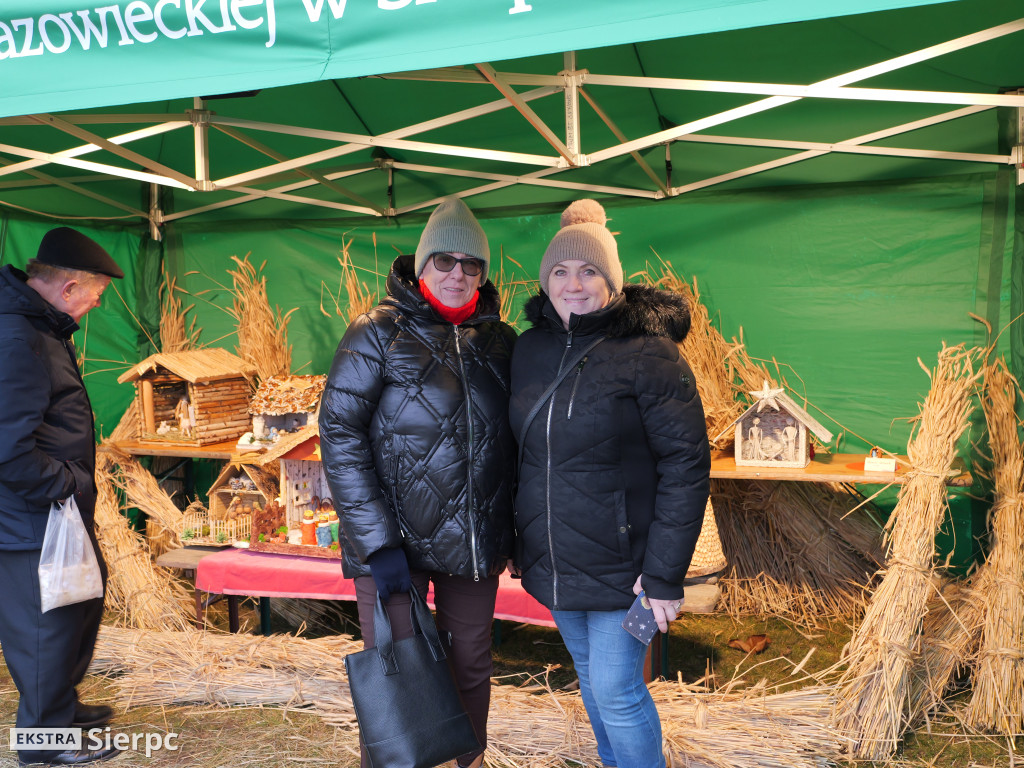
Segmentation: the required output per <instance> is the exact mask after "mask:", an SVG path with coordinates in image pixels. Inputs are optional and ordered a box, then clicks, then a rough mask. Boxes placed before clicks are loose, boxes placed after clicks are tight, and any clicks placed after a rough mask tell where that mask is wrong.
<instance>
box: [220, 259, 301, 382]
mask: <svg viewBox="0 0 1024 768" xmlns="http://www.w3.org/2000/svg"><path fill="white" fill-rule="evenodd" d="M231 260H232V261H234V262H235V264H237V265H238V268H237V269H235V270H228V274H229V275H230V276H231V281H232V286H233V287H232V289H231V294H232V296H233V297H234V303H233V305H232V308H231V310H230V312H231V315H232V317H234V318H235V322H236V323H237V324H238V346H237V347H236V351H237V352H238V356H239V357H241V358H242V359H243V360H245V361H246V362H247V363H249V364H250V365H252V367H253V368H255V369H256V374H257V376H258V377H259V378H260V379H266V378H268V377H270V376H285V375H287V374H288V373H290V371H291V365H292V348H291V345H289V344H288V320H289V319H290V318H291V315H292V313H293V312H295V310H296V309H297V307H295V308H293V309H290V310H288V312H286V313H284V314H282V313H281V308H280V307H277V312H276V314H275V312H274V311H273V310H271V309H270V300H269V299H268V298H267V278H266V276H264V275H263V274H262V272H263V267H262V266H261V267H260V269H259V270H257V269H256V267H254V266H253V265H252V264H251V263H250V262H249V254H246V255H245V258H242V259H240V258H238V257H237V256H232V257H231Z"/></svg>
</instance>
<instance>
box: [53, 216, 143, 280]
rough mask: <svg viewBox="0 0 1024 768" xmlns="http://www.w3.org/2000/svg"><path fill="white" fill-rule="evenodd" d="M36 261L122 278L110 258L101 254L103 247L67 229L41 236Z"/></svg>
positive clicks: (114, 262) (73, 230)
mask: <svg viewBox="0 0 1024 768" xmlns="http://www.w3.org/2000/svg"><path fill="white" fill-rule="evenodd" d="M36 261H39V262H41V263H43V264H49V265H50V266H51V267H63V268H64V269H80V270H82V271H83V272H95V273H97V274H100V275H109V276H110V277H117V278H121V277H124V272H122V271H121V268H120V267H119V266H117V262H116V261H114V260H113V259H112V258H110V254H109V253H107V252H106V251H105V250H103V246H101V245H100V244H99V243H97V242H96V241H95V240H93V239H92V238H89V237H86V236H85V235H83V234H82V233H81V232H79V231H78V230H75V229H71V227H57V228H56V229H51V230H50V231H49V232H47V233H46V234H45V235H43V240H42V242H41V243H39V252H38V253H37V254H36Z"/></svg>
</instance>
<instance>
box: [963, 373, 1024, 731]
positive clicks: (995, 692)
mask: <svg viewBox="0 0 1024 768" xmlns="http://www.w3.org/2000/svg"><path fill="white" fill-rule="evenodd" d="M984 374H985V397H984V398H983V400H982V405H983V408H984V411H985V421H986V423H987V425H988V432H989V445H990V447H991V449H992V461H993V472H992V474H993V481H994V499H993V505H992V510H991V512H990V516H989V527H990V533H991V538H992V548H991V551H990V552H989V555H988V557H987V558H986V560H985V564H984V566H983V567H982V568H983V571H984V574H985V576H984V577H983V578H984V583H985V588H983V589H982V590H981V593H982V604H981V615H982V627H981V638H980V647H979V648H978V653H977V659H976V662H975V671H974V695H973V696H972V697H971V702H970V705H969V706H968V707H967V712H966V721H967V723H968V724H969V725H973V726H975V727H978V728H984V729H988V730H995V731H999V732H1000V733H1003V734H1006V735H1008V736H1015V735H1018V734H1020V733H1022V732H1024V451H1022V449H1021V443H1020V437H1019V432H1018V422H1017V418H1016V415H1015V402H1016V395H1017V389H1018V385H1017V381H1016V380H1015V379H1014V378H1013V376H1012V375H1010V372H1009V371H1008V370H1007V368H1006V363H1005V361H1003V360H1002V359H998V360H996V361H995V362H994V363H991V364H989V365H987V366H986V367H985V369H984Z"/></svg>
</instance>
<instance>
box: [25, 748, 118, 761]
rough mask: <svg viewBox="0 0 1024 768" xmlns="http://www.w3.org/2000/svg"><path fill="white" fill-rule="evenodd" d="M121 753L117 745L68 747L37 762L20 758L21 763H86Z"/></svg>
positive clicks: (107, 758)
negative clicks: (88, 747)
mask: <svg viewBox="0 0 1024 768" xmlns="http://www.w3.org/2000/svg"><path fill="white" fill-rule="evenodd" d="M119 754H121V750H120V749H118V748H117V747H106V748H104V749H68V750H66V751H64V752H58V753H57V754H56V755H54V756H53V757H51V758H49V759H47V760H37V761H35V762H22V761H21V758H20V757H19V758H18V764H19V765H84V764H85V763H96V762H99V761H100V760H109V759H110V758H112V757H116V756H117V755H119Z"/></svg>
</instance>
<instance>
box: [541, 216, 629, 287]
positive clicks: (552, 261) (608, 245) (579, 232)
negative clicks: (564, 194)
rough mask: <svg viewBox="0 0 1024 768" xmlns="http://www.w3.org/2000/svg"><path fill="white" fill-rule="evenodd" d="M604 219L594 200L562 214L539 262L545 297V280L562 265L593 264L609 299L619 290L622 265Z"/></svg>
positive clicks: (546, 285) (546, 281)
mask: <svg viewBox="0 0 1024 768" xmlns="http://www.w3.org/2000/svg"><path fill="white" fill-rule="evenodd" d="M607 221H608V217H607V216H606V215H605V212H604V208H602V207H601V204H600V203H599V202H597V201H596V200H577V201H576V202H574V203H571V204H570V205H569V207H568V208H566V209H565V210H564V211H563V212H562V228H561V229H560V230H558V234H556V235H555V236H554V237H553V238H551V243H550V244H549V245H548V247H547V250H546V251H544V258H543V259H541V261H540V287H541V288H543V289H544V292H545V293H547V290H548V277H549V276H550V275H551V270H552V269H554V268H555V265H556V264H558V263H559V262H562V261H574V260H575V261H585V262H588V263H589V264H593V265H594V267H596V268H597V270H598V271H599V272H600V273H601V274H602V275H604V279H605V280H607V281H608V288H609V290H610V291H611V294H612V296H615V295H616V294H617V293H619V292H620V291H621V290H622V262H621V261H619V247H618V245H617V244H616V243H615V238H614V237H613V236H612V233H611V232H609V231H608V228H607V227H606V226H605V223H606V222H607Z"/></svg>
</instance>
